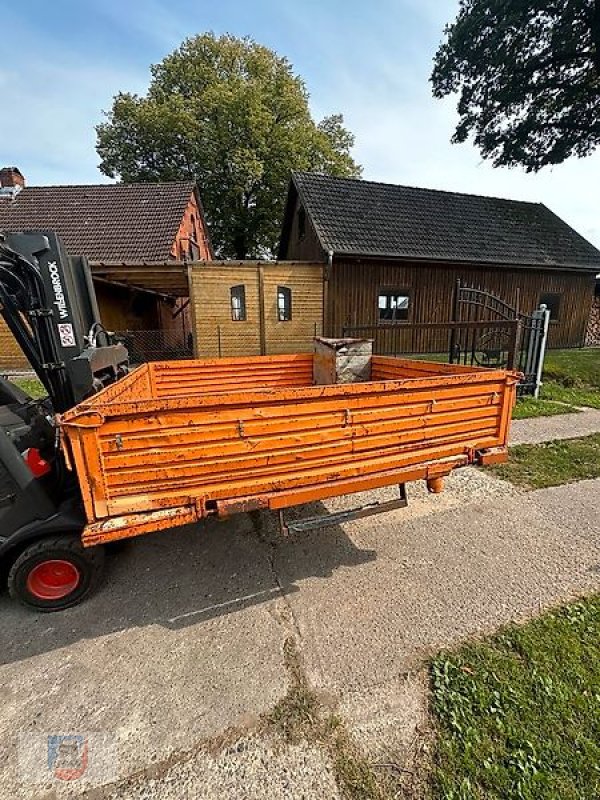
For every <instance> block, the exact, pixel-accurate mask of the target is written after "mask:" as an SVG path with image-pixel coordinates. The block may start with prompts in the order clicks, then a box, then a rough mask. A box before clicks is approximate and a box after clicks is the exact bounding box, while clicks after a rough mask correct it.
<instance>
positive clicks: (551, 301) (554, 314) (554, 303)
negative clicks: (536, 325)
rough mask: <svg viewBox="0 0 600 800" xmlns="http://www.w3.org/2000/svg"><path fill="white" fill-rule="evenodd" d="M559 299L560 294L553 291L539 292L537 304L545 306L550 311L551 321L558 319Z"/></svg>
mask: <svg viewBox="0 0 600 800" xmlns="http://www.w3.org/2000/svg"><path fill="white" fill-rule="evenodd" d="M560 300H561V295H560V294H556V293H555V292H542V293H541V294H540V302H539V305H541V306H542V305H543V306H546V308H547V309H548V311H550V321H551V322H557V321H558V320H559V319H560Z"/></svg>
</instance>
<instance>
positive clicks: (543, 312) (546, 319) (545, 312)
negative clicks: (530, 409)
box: [533, 304, 550, 400]
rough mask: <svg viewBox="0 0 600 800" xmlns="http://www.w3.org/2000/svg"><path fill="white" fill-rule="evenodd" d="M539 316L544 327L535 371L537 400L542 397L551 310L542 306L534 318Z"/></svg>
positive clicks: (535, 394)
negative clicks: (541, 390) (541, 388)
mask: <svg viewBox="0 0 600 800" xmlns="http://www.w3.org/2000/svg"><path fill="white" fill-rule="evenodd" d="M538 314H539V315H540V316H542V317H543V325H542V340H541V342H540V348H539V354H538V362H537V369H536V371H535V388H534V392H533V396H534V397H535V399H536V400H537V399H538V397H539V396H540V387H541V385H542V371H543V369H544V359H545V358H546V345H547V343H548V329H549V327H550V309H549V308H548V307H547V306H545V305H543V304H542V305H541V306H540V307H539V310H538V311H536V312H535V313H534V316H537V315H538Z"/></svg>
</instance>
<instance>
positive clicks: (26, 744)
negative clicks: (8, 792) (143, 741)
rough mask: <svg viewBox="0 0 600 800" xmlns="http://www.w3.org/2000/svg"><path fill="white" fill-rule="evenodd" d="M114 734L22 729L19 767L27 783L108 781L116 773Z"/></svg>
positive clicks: (91, 782)
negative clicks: (28, 730) (32, 731)
mask: <svg viewBox="0 0 600 800" xmlns="http://www.w3.org/2000/svg"><path fill="white" fill-rule="evenodd" d="M118 767H119V765H118V754H117V743H116V738H115V737H114V736H113V735H111V734H108V733H79V732H78V733H51V734H46V733H21V735H20V737H19V771H20V773H21V778H22V779H23V780H24V782H26V783H33V784H36V783H37V784H39V783H48V782H53V781H56V782H64V781H69V782H72V783H81V784H83V783H86V784H87V785H88V786H90V785H91V786H93V785H97V786H98V785H101V784H104V783H111V782H112V781H115V780H116V779H117V778H118V773H119V768H118Z"/></svg>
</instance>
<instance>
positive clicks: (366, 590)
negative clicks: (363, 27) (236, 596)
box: [275, 480, 600, 692]
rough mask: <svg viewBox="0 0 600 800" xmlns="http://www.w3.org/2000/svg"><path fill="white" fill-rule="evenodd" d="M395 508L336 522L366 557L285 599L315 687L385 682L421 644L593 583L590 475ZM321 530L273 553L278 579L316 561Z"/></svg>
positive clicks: (430, 645) (443, 642) (499, 620)
mask: <svg viewBox="0 0 600 800" xmlns="http://www.w3.org/2000/svg"><path fill="white" fill-rule="evenodd" d="M402 513H403V512H402V511H398V512H394V513H390V514H385V515H381V516H380V517H371V518H369V519H365V520H361V521H360V523H351V524H348V525H346V526H344V527H345V532H346V534H347V535H348V536H349V537H350V538H351V539H352V540H353V541H354V542H355V544H356V546H357V547H360V548H367V547H368V548H370V549H373V550H374V551H375V552H376V553H377V558H376V559H375V560H373V561H369V562H366V563H365V564H362V565H360V566H357V567H355V568H354V569H351V570H350V569H346V568H341V569H339V570H337V571H336V572H335V573H334V574H333V575H332V576H331V577H330V578H329V579H328V580H327V581H320V580H315V579H313V578H307V579H305V580H304V581H302V583H301V591H299V592H296V593H295V594H292V595H290V597H289V602H290V605H291V607H292V609H293V611H294V615H295V619H296V621H297V625H298V628H299V631H300V634H301V648H302V652H303V655H304V658H305V660H306V664H307V667H308V673H309V677H310V679H311V680H312V681H313V683H314V684H315V685H316V686H318V687H320V688H323V689H326V690H329V691H334V692H336V691H343V690H353V689H356V690H358V689H359V688H362V689H363V690H364V689H365V688H366V687H369V686H374V685H377V684H382V683H386V682H389V681H390V680H392V679H394V678H395V677H397V676H398V675H399V674H402V673H403V672H405V671H406V670H409V669H410V668H411V667H413V666H415V665H416V664H418V663H419V662H420V660H421V659H422V657H423V656H424V655H426V654H428V653H430V652H433V651H436V650H438V649H439V648H443V647H445V646H448V645H451V644H455V643H456V642H458V641H461V640H462V639H465V638H466V637H468V636H470V635H473V634H478V633H481V632H487V631H492V630H494V629H495V628H497V627H498V626H500V625H502V624H504V623H507V622H509V621H511V620H513V619H515V618H520V617H526V616H528V615H530V614H533V613H536V612H539V611H541V610H542V609H543V608H544V607H546V606H549V605H552V604H554V603H556V602H558V601H560V600H563V599H566V598H568V597H570V596H573V595H574V594H577V593H580V592H586V591H590V590H594V589H599V588H600V526H599V524H598V523H599V522H600V480H595V481H584V482H581V483H578V484H571V485H569V486H562V487H557V488H555V489H546V490H542V491H538V492H532V493H529V494H526V495H519V496H515V497H513V498H504V499H499V500H498V499H495V500H491V501H489V502H488V501H486V500H485V499H482V500H481V501H480V502H476V503H472V504H470V505H464V506H461V507H459V508H450V509H448V510H446V511H441V512H440V513H436V514H431V515H429V516H427V517H424V518H423V517H422V518H420V519H413V520H409V521H406V522H405V521H404V518H403V516H402ZM320 535H321V532H319V531H316V532H313V533H312V534H305V535H304V536H303V537H302V538H301V539H298V540H297V542H296V547H295V548H290V547H288V548H287V549H286V550H285V551H282V552H276V555H275V566H276V569H277V571H278V573H279V576H280V580H281V582H282V583H283V584H284V585H285V583H286V575H287V574H288V573H289V570H290V565H291V564H292V563H293V564H294V565H295V569H299V568H300V569H301V567H300V566H299V565H300V564H301V563H302V561H303V560H304V559H314V558H315V557H318V553H319V548H320V544H319V536H320ZM331 546H333V545H331ZM304 571H305V572H307V573H308V569H305V570H304Z"/></svg>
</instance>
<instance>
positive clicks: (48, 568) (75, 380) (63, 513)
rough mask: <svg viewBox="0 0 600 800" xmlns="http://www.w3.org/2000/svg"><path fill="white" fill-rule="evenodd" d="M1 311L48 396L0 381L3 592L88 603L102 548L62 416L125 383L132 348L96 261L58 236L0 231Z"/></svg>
mask: <svg viewBox="0 0 600 800" xmlns="http://www.w3.org/2000/svg"><path fill="white" fill-rule="evenodd" d="M0 313H1V314H2V317H3V319H4V321H5V323H6V325H7V326H8V328H9V329H10V331H11V332H12V334H13V336H14V337H15V339H16V340H17V343H18V344H19V346H20V347H21V350H22V351H23V353H24V354H25V356H26V357H27V359H28V361H29V363H30V364H31V366H32V368H33V370H34V371H35V373H36V375H37V376H38V378H39V380H40V381H41V383H42V384H43V386H44V389H45V391H46V392H47V397H45V398H44V399H42V400H36V399H33V398H32V397H30V396H28V395H27V394H26V393H25V392H24V391H22V390H21V389H20V388H19V387H18V386H17V385H15V384H14V383H12V382H11V381H10V380H8V379H6V378H4V377H0V581H1V583H0V589H4V587H5V586H6V585H7V586H8V591H9V593H10V595H11V597H13V598H14V599H16V600H18V601H20V602H21V603H22V604H24V605H25V606H28V607H29V608H32V609H35V610H37V611H58V610H61V609H64V608H68V607H70V606H74V605H76V604H77V603H80V602H81V601H82V600H83V599H84V598H85V597H86V596H87V595H89V594H90V593H91V592H92V591H93V590H94V588H95V587H96V586H97V585H98V582H99V579H100V576H101V573H102V567H103V562H104V553H103V550H102V547H101V546H95V547H89V548H85V549H84V548H83V545H82V544H81V532H82V530H83V528H84V526H85V524H86V519H85V513H84V509H83V503H82V498H81V493H80V489H79V485H78V482H77V477H76V475H75V474H74V473H73V472H72V471H70V470H69V469H68V468H67V464H66V462H65V458H64V454H63V452H62V448H61V446H60V438H59V430H58V427H57V425H56V421H55V415H56V414H61V413H63V412H65V411H67V410H68V409H70V408H72V407H73V406H75V405H76V404H77V403H79V402H81V401H82V400H83V399H85V398H86V397H90V396H91V395H92V394H94V393H96V392H98V391H100V390H101V389H103V388H104V387H105V386H108V385H109V384H111V383H114V382H115V381H117V380H119V378H121V377H123V376H124V375H125V374H126V373H127V371H128V366H129V358H128V353H127V350H126V348H125V347H124V346H123V345H122V344H120V343H116V342H114V341H113V339H112V337H111V335H110V334H109V333H108V332H107V331H106V330H105V328H104V327H103V326H102V324H101V321H100V314H99V311H98V304H97V301H96V295H95V292H94V286H93V282H92V275H91V271H90V268H89V264H88V263H87V261H86V259H85V258H83V257H72V258H69V257H68V256H67V254H66V253H65V251H64V249H63V247H62V245H61V242H60V240H59V238H58V237H57V236H56V234H54V233H53V232H50V231H27V232H23V233H5V234H4V235H2V234H0Z"/></svg>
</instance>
